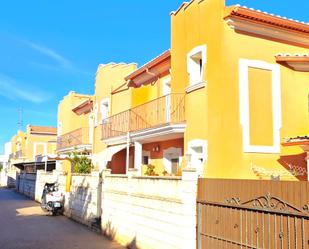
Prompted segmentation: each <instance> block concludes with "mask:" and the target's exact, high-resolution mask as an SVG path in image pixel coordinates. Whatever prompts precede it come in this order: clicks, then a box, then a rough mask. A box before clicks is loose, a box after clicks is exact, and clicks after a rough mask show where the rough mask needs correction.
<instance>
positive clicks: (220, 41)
mask: <svg viewBox="0 0 309 249" xmlns="http://www.w3.org/2000/svg"><path fill="white" fill-rule="evenodd" d="M171 30H172V31H171V32H172V33H171V70H172V73H173V74H172V82H171V85H172V92H183V93H185V94H186V130H185V142H184V147H185V154H186V158H187V160H188V163H189V164H190V165H191V166H193V167H198V168H199V169H200V172H203V175H204V176H206V177H210V178H246V179H256V178H262V179H271V178H272V177H275V178H276V177H279V178H281V179H294V180H296V179H299V180H305V179H307V171H308V170H307V169H306V159H305V158H306V157H305V156H306V155H305V153H304V152H303V150H302V149H301V148H298V147H295V146H294V147H293V146H282V143H284V142H285V139H286V138H291V137H296V136H299V135H307V134H308V131H309V126H308V94H309V84H308V82H309V73H308V72H309V60H308V58H309V57H308V52H309V50H308V48H309V25H308V24H305V23H301V22H298V21H293V20H290V19H286V18H282V17H279V16H275V15H272V14H268V13H264V12H261V11H256V10H253V9H248V8H246V7H242V6H229V7H227V6H225V2H224V1H223V0H207V1H198V0H195V1H191V2H189V3H183V4H182V5H181V6H180V7H179V9H178V10H177V11H175V12H173V13H171Z"/></svg>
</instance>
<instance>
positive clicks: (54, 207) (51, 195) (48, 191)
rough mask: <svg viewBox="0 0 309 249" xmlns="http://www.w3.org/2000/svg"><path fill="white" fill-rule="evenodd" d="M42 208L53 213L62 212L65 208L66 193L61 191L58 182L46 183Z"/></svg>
mask: <svg viewBox="0 0 309 249" xmlns="http://www.w3.org/2000/svg"><path fill="white" fill-rule="evenodd" d="M41 201H42V202H41V208H42V209H43V210H44V211H46V212H51V214H52V215H57V214H61V213H62V212H63V209H64V195H63V193H62V192H61V191H59V184H58V183H45V185H44V189H43V193H42V199H41Z"/></svg>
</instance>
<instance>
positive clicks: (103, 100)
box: [100, 98, 111, 124]
mask: <svg viewBox="0 0 309 249" xmlns="http://www.w3.org/2000/svg"><path fill="white" fill-rule="evenodd" d="M104 104H107V107H108V115H107V116H106V117H103V108H102V106H103V105H104ZM110 110H111V106H110V99H109V98H104V99H101V101H100V113H101V118H100V124H102V123H103V120H104V119H106V118H108V117H109V116H110Z"/></svg>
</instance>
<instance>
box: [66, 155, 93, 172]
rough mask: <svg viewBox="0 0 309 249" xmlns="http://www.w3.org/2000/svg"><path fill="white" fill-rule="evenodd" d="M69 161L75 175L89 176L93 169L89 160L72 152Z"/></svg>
mask: <svg viewBox="0 0 309 249" xmlns="http://www.w3.org/2000/svg"><path fill="white" fill-rule="evenodd" d="M70 158H71V159H70V161H71V163H72V166H73V169H74V172H75V173H80V174H89V173H91V169H92V168H93V165H92V162H91V160H90V159H89V158H88V157H87V156H85V155H78V154H77V153H76V152H73V153H72V154H71V156H70Z"/></svg>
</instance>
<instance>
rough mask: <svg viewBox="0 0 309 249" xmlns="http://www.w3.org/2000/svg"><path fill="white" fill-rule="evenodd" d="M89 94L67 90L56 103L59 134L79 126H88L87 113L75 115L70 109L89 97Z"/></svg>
mask: <svg viewBox="0 0 309 249" xmlns="http://www.w3.org/2000/svg"><path fill="white" fill-rule="evenodd" d="M91 97H92V96H91V95H86V94H78V93H75V92H69V94H68V95H66V96H64V97H63V99H62V100H61V101H60V103H59V105H58V124H59V122H61V123H62V129H61V130H62V131H61V134H60V135H64V134H66V133H69V132H72V131H74V130H76V129H79V128H89V114H85V115H83V114H82V115H77V114H76V113H74V112H73V111H72V109H73V108H74V107H76V106H77V105H78V104H80V103H81V102H83V101H85V100H87V99H89V98H91Z"/></svg>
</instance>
